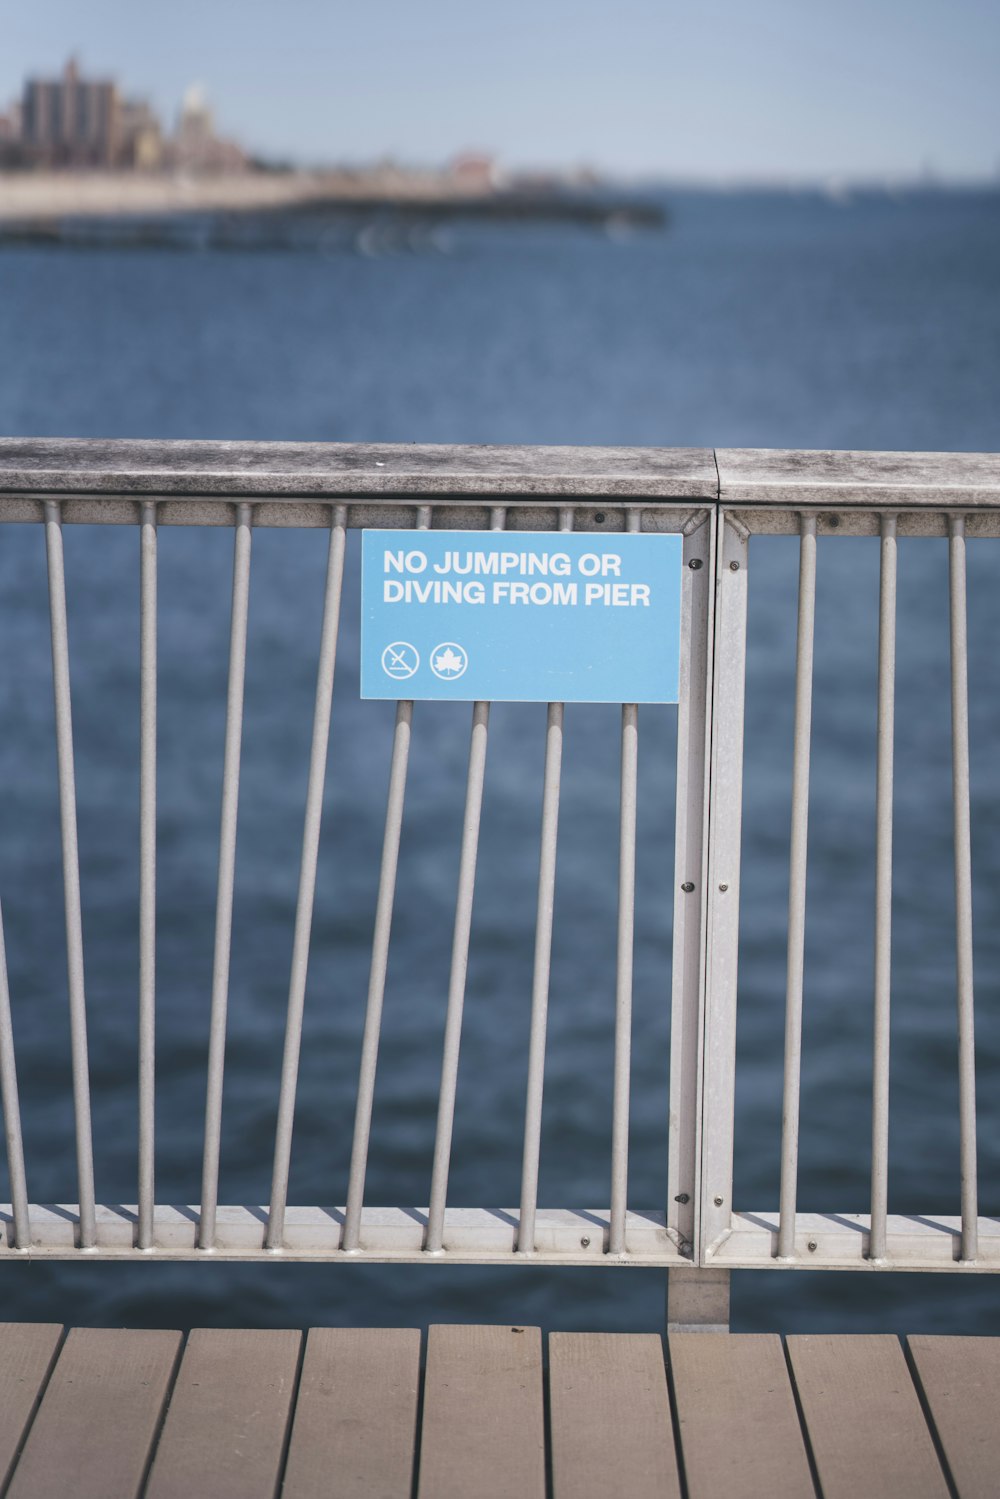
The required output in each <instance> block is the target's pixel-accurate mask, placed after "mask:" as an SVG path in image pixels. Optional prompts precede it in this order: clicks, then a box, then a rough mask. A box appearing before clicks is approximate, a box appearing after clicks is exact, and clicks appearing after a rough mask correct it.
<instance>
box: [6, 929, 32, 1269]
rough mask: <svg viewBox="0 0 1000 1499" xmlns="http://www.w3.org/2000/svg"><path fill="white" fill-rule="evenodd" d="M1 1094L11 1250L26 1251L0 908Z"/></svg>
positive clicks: (25, 1205)
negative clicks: (11, 1238) (12, 1235)
mask: <svg viewBox="0 0 1000 1499" xmlns="http://www.w3.org/2000/svg"><path fill="white" fill-rule="evenodd" d="M0 1092H2V1093H3V1132H4V1138H5V1140H6V1142H7V1174H8V1175H9V1177H10V1202H11V1208H12V1209H13V1213H14V1247H15V1248H16V1249H27V1247H28V1245H29V1244H30V1243H31V1221H30V1218H29V1215H28V1187H27V1181H26V1178H25V1174H24V1145H23V1142H22V1139H21V1107H20V1104H19V1102H18V1096H17V1067H16V1065H15V1061H14V1027H13V1024H12V1023H11V1017H10V984H9V982H8V978H7V950H6V947H5V945H4V937H3V910H2V908H0Z"/></svg>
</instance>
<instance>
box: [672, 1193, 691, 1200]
mask: <svg viewBox="0 0 1000 1499" xmlns="http://www.w3.org/2000/svg"><path fill="white" fill-rule="evenodd" d="M674 1201H675V1202H690V1201H691V1194H690V1193H689V1192H678V1194H677V1196H676V1197H675V1198H674Z"/></svg>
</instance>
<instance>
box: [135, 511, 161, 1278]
mask: <svg viewBox="0 0 1000 1499" xmlns="http://www.w3.org/2000/svg"><path fill="white" fill-rule="evenodd" d="M156 540H157V538H156V502H155V501H154V500H146V501H144V502H143V505H142V513H141V517H140V522H139V1204H138V1206H139V1226H138V1244H139V1248H140V1249H151V1248H152V1247H153V1238H154V1229H153V1217H154V1210H155V1202H156V1186H155V1128H156V671H157V665H156Z"/></svg>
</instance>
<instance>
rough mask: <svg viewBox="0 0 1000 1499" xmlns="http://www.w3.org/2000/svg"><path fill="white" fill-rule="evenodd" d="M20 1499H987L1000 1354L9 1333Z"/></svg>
mask: <svg viewBox="0 0 1000 1499" xmlns="http://www.w3.org/2000/svg"><path fill="white" fill-rule="evenodd" d="M0 1340H2V1341H0V1346H2V1348H3V1353H4V1357H3V1359H2V1360H0V1492H2V1493H3V1494H4V1495H6V1496H7V1499H51V1496H53V1495H58V1494H60V1493H62V1492H63V1491H66V1492H70V1491H71V1492H72V1494H73V1496H74V1499H140V1496H144V1499H190V1496H194V1495H197V1496H200V1499H274V1496H277V1495H280V1496H281V1499H320V1496H321V1495H322V1496H325V1499H330V1496H336V1499H376V1496H377V1499H397V1496H398V1499H409V1496H410V1495H411V1494H413V1493H416V1494H417V1495H418V1499H472V1496H475V1499H506V1496H509V1495H513V1494H517V1495H518V1496H520V1499H545V1496H546V1495H553V1496H556V1499H564V1496H565V1499H591V1496H593V1499H598V1496H599V1499H609V1496H616V1495H629V1496H650V1499H660V1496H663V1499H672V1496H676V1499H681V1496H682V1495H687V1496H688V1499H715V1496H717V1495H721V1494H725V1495H726V1496H727V1499H756V1496H761V1499H763V1496H768V1499H799V1496H802V1499H811V1496H813V1495H815V1494H819V1495H821V1496H822V1499H848V1496H850V1499H857V1496H878V1499H894V1496H899V1499H948V1496H949V1495H958V1496H959V1499H992V1496H993V1495H995V1494H996V1492H997V1472H998V1469H1000V1423H998V1422H997V1420H996V1405H997V1390H998V1388H1000V1339H998V1338H968V1337H965V1338H953V1337H913V1338H910V1339H909V1340H908V1343H907V1345H906V1347H905V1348H904V1346H903V1345H902V1344H900V1342H899V1341H898V1340H897V1339H896V1338H895V1337H892V1336H883V1335H872V1336H868V1335H862V1336H817V1337H805V1336H802V1337H789V1338H788V1339H787V1341H786V1342H785V1344H784V1345H783V1344H782V1341H781V1339H780V1338H778V1337H777V1336H776V1335H770V1334H746V1335H739V1334H737V1335H733V1334H713V1333H678V1334H672V1335H671V1336H670V1337H669V1339H668V1342H667V1345H666V1353H667V1356H666V1359H665V1358H664V1352H665V1348H664V1344H663V1343H662V1341H661V1339H660V1338H659V1337H657V1336H655V1335H654V1334H645V1333H640V1334H628V1333H622V1334H617V1333H610V1334H609V1333H604V1334H600V1333H552V1334H551V1335H550V1337H549V1339H548V1359H547V1367H545V1366H544V1364H545V1361H544V1360H543V1344H542V1337H541V1334H540V1333H539V1331H538V1329H537V1328H533V1327H506V1326H504V1327H462V1326H451V1325H448V1326H438V1327H432V1328H431V1329H430V1332H429V1335H428V1338H427V1342H426V1350H425V1359H424V1360H423V1361H422V1358H421V1353H422V1349H421V1336H420V1334H419V1333H418V1332H417V1331H416V1330H412V1329H400V1330H397V1329H376V1330H360V1329H348V1328H316V1329H313V1330H312V1331H310V1332H309V1333H308V1334H306V1335H303V1334H301V1333H299V1332H283V1331H243V1330H240V1331H218V1330H214V1331H210V1330H198V1331H195V1332H192V1333H191V1334H190V1336H189V1337H188V1339H187V1341H186V1344H185V1343H184V1340H183V1338H182V1335H181V1334H180V1333H177V1332H158V1331H121V1330H118V1329H112V1330H106V1329H93V1328H76V1329H74V1330H72V1331H71V1332H69V1333H68V1335H66V1336H65V1337H64V1335H63V1330H62V1329H61V1328H60V1327H58V1326H45V1325H42V1326H37V1325H34V1326H33V1325H27V1324H8V1325H7V1326H5V1327H3V1328H2V1332H0Z"/></svg>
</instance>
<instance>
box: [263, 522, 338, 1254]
mask: <svg viewBox="0 0 1000 1499" xmlns="http://www.w3.org/2000/svg"><path fill="white" fill-rule="evenodd" d="M346 547H347V507H346V506H345V505H337V506H335V508H334V510H333V512H332V514H331V517H330V545H329V550H328V554H327V568H326V589H325V593H324V599H323V622H322V625H321V627H320V649H319V667H318V669H317V673H316V700H315V706H314V709H313V732H312V748H311V750H310V754H309V782H308V786H307V789H306V809H305V824H304V827H303V831H302V861H301V865H300V868H299V892H298V899H297V901H296V904H295V934H294V937H293V939H292V970H291V977H290V979H289V986H288V1012H287V1018H286V1022H285V1049H284V1055H283V1057H282V1062H281V1090H280V1093H279V1096H278V1120H277V1127H276V1130H275V1139H274V1162H273V1166H272V1171H271V1198H270V1203H271V1205H270V1211H269V1212H268V1217H267V1234H266V1237H265V1241H264V1242H265V1244H266V1246H267V1248H268V1249H279V1248H280V1247H281V1240H282V1235H283V1234H284V1230H285V1206H286V1204H287V1201H288V1171H289V1166H290V1163H291V1155H292V1127H293V1124H294V1121H295V1094H296V1089H297V1085H298V1077H299V1054H300V1052H301V1049H302V1020H303V1016H304V1013H305V1002H306V979H307V977H308V972H309V944H310V940H311V937H312V920H313V907H314V904H315V899H316V869H317V865H318V862H319V835H320V826H321V824H322V820H323V791H324V788H325V786H326V759H327V751H328V749H329V744H330V713H331V709H332V707H333V678H334V672H335V670H336V665H337V634H338V631H339V627H340V598H341V593H342V591H343V582H344V553H345V550H346Z"/></svg>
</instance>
